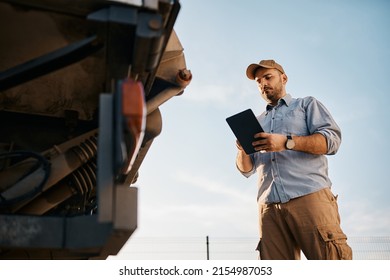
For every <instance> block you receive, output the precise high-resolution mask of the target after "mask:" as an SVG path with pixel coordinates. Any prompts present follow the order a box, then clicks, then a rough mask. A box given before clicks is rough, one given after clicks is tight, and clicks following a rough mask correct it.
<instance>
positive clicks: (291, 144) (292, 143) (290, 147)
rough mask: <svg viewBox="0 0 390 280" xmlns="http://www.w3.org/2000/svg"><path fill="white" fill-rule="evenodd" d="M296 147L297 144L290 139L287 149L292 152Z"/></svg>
mask: <svg viewBox="0 0 390 280" xmlns="http://www.w3.org/2000/svg"><path fill="white" fill-rule="evenodd" d="M294 147H295V142H294V140H292V139H288V140H287V143H286V148H287V149H289V150H291V149H293V148H294Z"/></svg>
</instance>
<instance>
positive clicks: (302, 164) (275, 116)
mask: <svg viewBox="0 0 390 280" xmlns="http://www.w3.org/2000/svg"><path fill="white" fill-rule="evenodd" d="M246 75H247V76H248V78H249V79H251V80H255V81H256V83H257V86H258V89H259V91H260V92H261V96H262V97H263V98H264V99H265V101H266V102H267V107H266V111H265V112H263V113H262V114H261V115H260V116H259V117H258V120H259V122H260V124H261V126H262V127H263V129H264V132H262V133H257V134H255V135H254V141H253V146H254V148H255V150H256V151H257V152H256V153H254V154H250V155H247V154H246V153H245V151H244V150H243V149H242V147H241V145H240V143H239V142H238V141H237V148H238V154H237V158H236V164H237V168H238V169H239V171H240V172H241V173H242V174H243V175H244V176H246V177H249V176H251V175H252V174H254V173H256V172H257V174H258V176H259V181H258V197H257V198H258V204H259V228H260V242H259V244H258V247H257V249H258V250H259V253H260V259H267V260H269V259H279V260H282V259H287V260H290V259H300V251H301V250H302V252H303V253H304V255H305V256H306V258H307V259H317V260H318V259H319V260H324V259H352V250H351V248H350V247H349V246H348V244H347V241H346V240H347V237H346V235H345V234H344V233H343V231H342V230H341V228H340V217H339V213H338V206H337V201H336V200H337V197H336V196H334V195H333V194H332V192H331V190H330V188H331V185H332V183H331V181H330V179H329V178H328V162H327V158H326V156H325V155H333V154H335V153H336V152H337V150H338V148H339V146H340V143H341V132H340V128H339V127H338V126H337V124H336V122H335V121H334V120H333V118H332V116H331V115H330V113H329V111H328V110H327V109H326V108H325V107H324V105H322V104H321V103H320V102H319V101H317V100H316V99H315V98H313V97H306V98H297V99H295V98H292V97H291V95H289V94H287V93H286V83H287V80H288V78H287V75H286V73H285V71H284V69H283V67H282V66H281V65H280V64H278V63H276V62H275V61H274V60H262V61H260V62H259V63H254V64H251V65H249V66H248V68H247V71H246Z"/></svg>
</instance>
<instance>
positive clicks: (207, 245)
mask: <svg viewBox="0 0 390 280" xmlns="http://www.w3.org/2000/svg"><path fill="white" fill-rule="evenodd" d="M206 248H207V260H209V259H210V250H209V236H208V235H207V236H206Z"/></svg>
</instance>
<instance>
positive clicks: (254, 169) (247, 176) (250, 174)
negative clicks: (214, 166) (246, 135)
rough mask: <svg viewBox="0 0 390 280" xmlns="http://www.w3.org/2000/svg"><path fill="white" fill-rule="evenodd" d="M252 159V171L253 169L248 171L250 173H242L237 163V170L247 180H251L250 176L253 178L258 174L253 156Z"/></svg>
mask: <svg viewBox="0 0 390 280" xmlns="http://www.w3.org/2000/svg"><path fill="white" fill-rule="evenodd" d="M250 157H251V160H252V169H251V170H250V171H248V172H243V171H241V170H240V168H238V166H237V163H236V168H237V170H238V171H239V172H240V173H241V174H242V175H244V176H245V177H246V178H249V177H250V176H252V175H253V174H255V173H256V167H255V161H254V157H253V154H252V155H250Z"/></svg>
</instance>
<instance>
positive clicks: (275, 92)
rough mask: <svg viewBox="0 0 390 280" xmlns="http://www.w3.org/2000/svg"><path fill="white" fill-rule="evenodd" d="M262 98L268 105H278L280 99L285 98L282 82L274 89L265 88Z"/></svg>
mask: <svg viewBox="0 0 390 280" xmlns="http://www.w3.org/2000/svg"><path fill="white" fill-rule="evenodd" d="M261 96H262V97H263V99H264V100H265V101H266V102H267V103H269V104H272V105H277V104H278V101H279V99H280V98H282V97H283V96H284V93H283V84H282V80H280V81H279V82H278V83H277V84H276V85H275V86H274V87H265V88H264V89H263V90H262V91H261Z"/></svg>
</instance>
